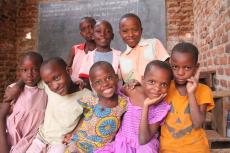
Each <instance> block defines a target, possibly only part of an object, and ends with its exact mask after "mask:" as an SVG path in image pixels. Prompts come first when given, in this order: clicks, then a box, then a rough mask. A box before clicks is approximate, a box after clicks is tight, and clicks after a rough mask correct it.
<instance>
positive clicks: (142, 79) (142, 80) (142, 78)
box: [141, 76, 144, 84]
mask: <svg viewBox="0 0 230 153" xmlns="http://www.w3.org/2000/svg"><path fill="white" fill-rule="evenodd" d="M143 82H144V76H141V84H143Z"/></svg>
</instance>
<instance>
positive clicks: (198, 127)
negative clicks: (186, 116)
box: [192, 122, 203, 129]
mask: <svg viewBox="0 0 230 153" xmlns="http://www.w3.org/2000/svg"><path fill="white" fill-rule="evenodd" d="M202 126H203V122H200V123H195V124H193V125H192V127H193V128H194V129H200V128H202Z"/></svg>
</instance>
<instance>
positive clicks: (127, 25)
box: [119, 17, 142, 48]
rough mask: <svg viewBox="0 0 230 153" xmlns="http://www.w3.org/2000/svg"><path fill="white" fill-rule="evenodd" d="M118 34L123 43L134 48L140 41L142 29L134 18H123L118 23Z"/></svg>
mask: <svg viewBox="0 0 230 153" xmlns="http://www.w3.org/2000/svg"><path fill="white" fill-rule="evenodd" d="M119 33H120V36H121V38H122V39H123V41H124V42H125V43H126V44H127V45H128V46H129V47H131V48H134V47H135V46H136V45H137V44H138V43H139V41H140V39H141V34H142V27H141V25H140V23H139V22H138V20H137V19H136V18H134V17H128V18H124V19H122V20H121V21H120V23H119Z"/></svg>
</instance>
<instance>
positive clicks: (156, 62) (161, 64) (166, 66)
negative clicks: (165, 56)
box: [144, 60, 173, 80]
mask: <svg viewBox="0 0 230 153" xmlns="http://www.w3.org/2000/svg"><path fill="white" fill-rule="evenodd" d="M154 66H156V67H158V68H160V69H164V70H167V71H168V73H169V79H170V80H172V78H173V72H172V68H171V66H170V65H169V64H168V63H167V62H163V61H160V60H153V61H151V62H149V63H148V64H147V66H146V68H145V72H144V77H145V76H146V75H147V73H149V71H150V70H151V69H152V67H154Z"/></svg>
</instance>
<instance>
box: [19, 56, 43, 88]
mask: <svg viewBox="0 0 230 153" xmlns="http://www.w3.org/2000/svg"><path fill="white" fill-rule="evenodd" d="M40 65H41V62H38V61H37V60H35V59H33V58H31V57H29V56H27V57H24V58H23V59H22V61H21V62H20V65H19V75H20V77H21V79H22V80H23V82H24V83H25V84H26V85H28V86H31V87H33V86H36V85H37V83H38V81H39V80H40V72H39V71H40Z"/></svg>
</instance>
